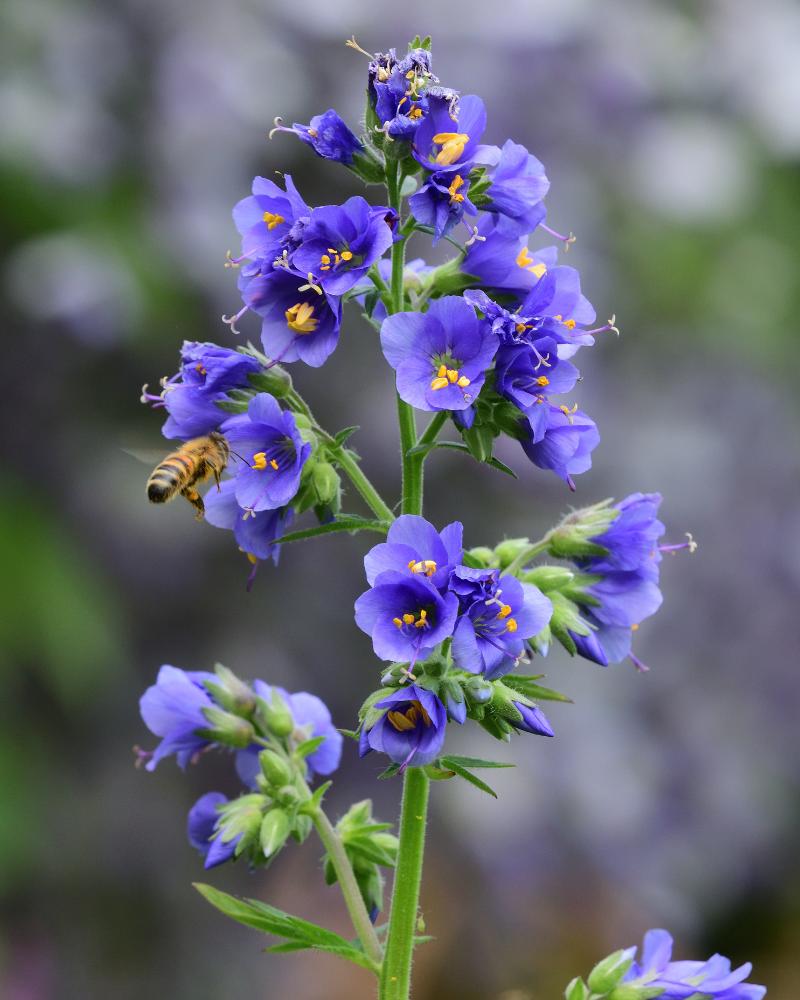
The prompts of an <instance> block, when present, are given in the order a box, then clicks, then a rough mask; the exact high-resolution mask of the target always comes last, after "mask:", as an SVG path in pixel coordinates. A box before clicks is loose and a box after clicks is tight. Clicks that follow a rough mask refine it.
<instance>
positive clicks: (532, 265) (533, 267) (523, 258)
mask: <svg viewBox="0 0 800 1000" xmlns="http://www.w3.org/2000/svg"><path fill="white" fill-rule="evenodd" d="M517 266H518V267H521V268H522V270H523V271H530V273H531V274H532V275H534V276H535V277H537V278H541V277H542V275H543V274H544V273H545V272H546V271H547V267H546V265H545V264H542V263H539V264H537V263H536V261H535V260H534V259H533V257H531V255H530V251H529V250H528V248H527V247H523V248H522V249H521V250H520V252H519V253H518V254H517ZM556 318H557V319H558V318H559V317H556ZM523 329H527V328H526V327H523ZM517 330H518V332H519V333H522V330H520V329H519V327H517Z"/></svg>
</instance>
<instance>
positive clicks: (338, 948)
mask: <svg viewBox="0 0 800 1000" xmlns="http://www.w3.org/2000/svg"><path fill="white" fill-rule="evenodd" d="M340 940H341V944H333V943H331V944H309V943H308V942H307V941H303V940H300V939H296V940H290V941H283V942H281V944H273V945H272V946H271V947H269V948H267V949H266V950H267V951H269V952H271V953H272V954H273V955H288V954H291V953H292V952H294V951H310V950H313V951H324V952H325V953H326V954H328V955H338V956H339V958H343V959H344V960H345V961H347V962H352V963H353V964H354V965H360V966H361V968H362V969H369V971H370V972H377V969H376V967H375V965H374V964H373V963H372V961H371V959H369V958H367V956H366V955H365V954H364V952H363V951H361V949H360V948H358V947H356V946H355V945H354V944H350V943H349V942H348V941H345V939H344V938H341V939H340Z"/></svg>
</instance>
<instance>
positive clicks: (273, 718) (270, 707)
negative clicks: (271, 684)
mask: <svg viewBox="0 0 800 1000" xmlns="http://www.w3.org/2000/svg"><path fill="white" fill-rule="evenodd" d="M258 705H259V708H260V709H261V714H262V716H263V717H264V722H265V723H266V726H267V729H268V730H269V732H270V733H271V734H272V735H273V736H277V737H278V739H282V738H283V737H285V736H289V735H291V733H293V732H294V718H293V717H292V713H291V712H290V711H289V706H288V705H287V704H286V701H285V700H284V698H283V697H282V696H281V694H280V693H279V692H278V691H277V690H276V689H275V688H273V689H272V692H271V700H270V701H267V700H266V699H265V698H259V699H258Z"/></svg>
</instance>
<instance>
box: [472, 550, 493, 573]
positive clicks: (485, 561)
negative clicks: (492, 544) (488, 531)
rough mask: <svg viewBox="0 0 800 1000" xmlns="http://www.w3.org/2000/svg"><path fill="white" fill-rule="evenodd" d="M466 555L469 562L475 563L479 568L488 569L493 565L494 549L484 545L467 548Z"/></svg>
mask: <svg viewBox="0 0 800 1000" xmlns="http://www.w3.org/2000/svg"><path fill="white" fill-rule="evenodd" d="M467 555H468V556H469V558H470V561H471V562H474V563H476V564H477V568H479V569H489V568H490V567H492V566H493V565H494V549H490V548H489V547H488V546H486V545H478V546H477V547H476V548H474V549H468V551H467Z"/></svg>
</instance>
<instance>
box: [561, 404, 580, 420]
mask: <svg viewBox="0 0 800 1000" xmlns="http://www.w3.org/2000/svg"><path fill="white" fill-rule="evenodd" d="M559 410H561V412H562V413H563V414H564V416H565V417H571V416H572V414H573V413H577V412H578V404H577V403H575V405H574V406H573V407H572V409H570V408H569V407H568V406H565V405H564V404H562V405H561V406H559Z"/></svg>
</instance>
